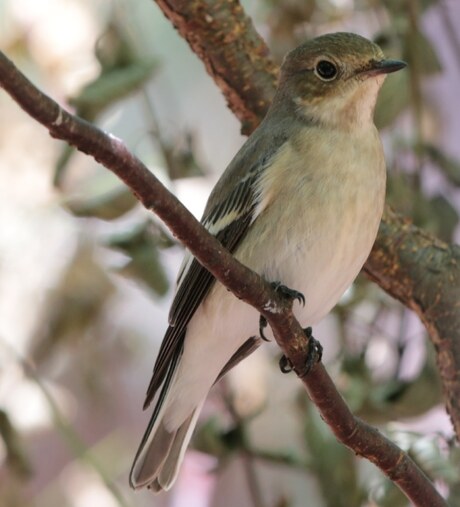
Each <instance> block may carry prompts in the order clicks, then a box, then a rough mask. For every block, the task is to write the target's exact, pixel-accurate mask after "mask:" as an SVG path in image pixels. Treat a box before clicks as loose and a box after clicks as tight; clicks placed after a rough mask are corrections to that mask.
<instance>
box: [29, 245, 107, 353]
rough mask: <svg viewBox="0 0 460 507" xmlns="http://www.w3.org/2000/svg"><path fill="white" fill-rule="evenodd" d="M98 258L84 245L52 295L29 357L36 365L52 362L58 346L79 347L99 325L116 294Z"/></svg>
mask: <svg viewBox="0 0 460 507" xmlns="http://www.w3.org/2000/svg"><path fill="white" fill-rule="evenodd" d="M95 257H96V256H95V251H94V248H93V246H92V245H90V244H89V243H87V242H86V241H82V242H81V243H80V244H79V245H78V246H77V248H76V250H75V253H74V256H73V259H72V260H71V261H70V262H69V264H68V265H67V267H66V269H65V271H64V273H63V274H62V276H61V277H60V279H59V282H58V284H57V285H56V286H55V287H54V289H53V290H52V291H50V292H49V294H48V301H47V302H46V303H45V305H44V306H45V309H44V315H43V316H42V322H43V325H41V326H40V328H39V329H38V330H37V332H36V334H35V336H34V338H33V340H32V342H31V351H30V354H31V356H32V357H33V358H34V360H35V361H36V362H37V363H42V362H43V361H48V360H50V359H51V358H52V357H53V356H54V354H55V353H56V349H57V347H59V346H64V345H65V344H66V345H67V346H69V345H70V346H72V344H75V342H77V343H78V342H79V341H80V340H81V338H82V336H84V335H85V334H86V332H87V330H88V329H89V328H91V327H93V326H95V325H96V323H97V321H98V320H99V318H100V316H101V314H102V312H103V310H104V308H105V307H106V305H107V303H108V299H109V297H110V296H111V295H112V294H113V293H114V285H113V283H112V282H111V280H110V278H109V277H108V275H107V273H106V271H105V270H104V269H103V268H102V266H101V265H100V264H99V262H97V260H96V259H95Z"/></svg>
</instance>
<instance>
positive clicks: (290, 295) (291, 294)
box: [271, 282, 305, 306]
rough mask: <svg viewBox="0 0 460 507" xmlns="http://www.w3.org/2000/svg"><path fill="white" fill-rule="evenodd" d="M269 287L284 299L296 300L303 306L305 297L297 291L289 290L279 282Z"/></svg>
mask: <svg viewBox="0 0 460 507" xmlns="http://www.w3.org/2000/svg"><path fill="white" fill-rule="evenodd" d="M271 285H272V287H273V289H274V290H275V291H276V292H279V293H280V294H281V295H282V296H283V297H285V298H286V299H292V300H297V301H298V302H299V303H300V304H301V305H302V306H305V296H304V295H303V294H302V293H301V292H299V291H298V290H294V289H290V288H289V287H286V285H282V284H281V283H280V282H273V283H272V284H271Z"/></svg>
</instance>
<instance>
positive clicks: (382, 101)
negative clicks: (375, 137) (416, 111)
mask: <svg viewBox="0 0 460 507" xmlns="http://www.w3.org/2000/svg"><path fill="white" fill-rule="evenodd" d="M409 99H410V95H409V74H408V72H396V73H395V74H392V75H391V76H390V77H389V78H388V79H386V80H385V82H384V83H383V86H382V89H381V91H380V93H379V97H378V100H377V106H376V108H375V114H374V122H375V125H376V126H377V128H379V129H383V128H385V127H388V126H389V125H391V124H392V123H393V122H394V121H395V120H396V118H397V117H398V116H399V115H400V114H401V113H402V112H403V111H404V109H406V107H407V106H408V105H409Z"/></svg>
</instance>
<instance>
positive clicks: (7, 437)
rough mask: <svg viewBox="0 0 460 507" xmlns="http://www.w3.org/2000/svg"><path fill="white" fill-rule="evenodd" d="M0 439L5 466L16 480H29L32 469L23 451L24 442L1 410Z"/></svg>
mask: <svg viewBox="0 0 460 507" xmlns="http://www.w3.org/2000/svg"><path fill="white" fill-rule="evenodd" d="M0 437H1V439H2V441H3V443H4V445H5V449H6V465H7V466H8V467H9V468H10V469H11V470H12V471H13V473H14V475H15V476H16V477H17V478H18V479H21V480H27V479H29V478H30V477H31V475H32V467H31V464H30V462H29V459H28V457H27V454H26V451H25V447H24V442H22V437H21V435H20V434H19V433H18V432H17V431H16V429H15V428H14V426H13V424H12V423H11V421H10V418H9V417H8V414H7V413H6V412H5V411H4V410H1V409H0Z"/></svg>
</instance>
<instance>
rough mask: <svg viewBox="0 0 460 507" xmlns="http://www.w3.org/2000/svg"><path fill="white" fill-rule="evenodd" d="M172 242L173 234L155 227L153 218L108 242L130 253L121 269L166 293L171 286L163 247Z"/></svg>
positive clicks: (157, 292) (111, 245)
mask: <svg viewBox="0 0 460 507" xmlns="http://www.w3.org/2000/svg"><path fill="white" fill-rule="evenodd" d="M172 244H174V243H173V241H172V240H171V239H170V237H169V236H167V235H166V234H165V233H164V232H163V231H161V230H159V229H157V230H154V224H152V223H151V222H150V221H147V222H146V223H144V224H141V225H140V226H139V225H138V226H136V227H134V228H133V229H132V230H130V231H128V232H127V233H125V234H121V235H117V236H114V237H112V238H111V239H110V241H109V242H108V246H110V247H112V248H116V249H118V250H121V251H122V252H124V253H125V254H126V255H128V256H129V257H130V260H129V261H128V262H127V263H126V264H125V265H124V266H123V267H121V268H119V269H117V272H118V273H119V274H121V275H123V276H127V277H130V278H134V279H136V280H138V281H140V282H142V283H143V284H145V285H146V286H147V287H149V288H150V289H151V290H152V291H153V292H154V293H155V294H158V295H159V296H163V295H164V294H165V293H166V292H167V290H168V288H169V282H168V279H167V277H166V274H165V272H164V269H163V266H162V264H161V261H160V255H159V249H160V248H167V247H169V246H171V245H172Z"/></svg>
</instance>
